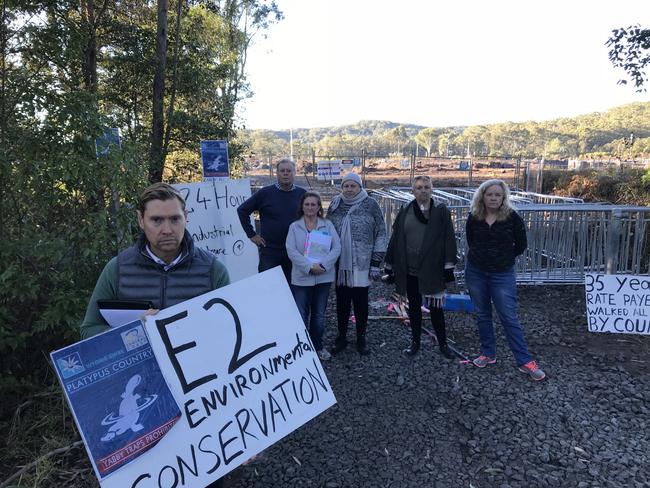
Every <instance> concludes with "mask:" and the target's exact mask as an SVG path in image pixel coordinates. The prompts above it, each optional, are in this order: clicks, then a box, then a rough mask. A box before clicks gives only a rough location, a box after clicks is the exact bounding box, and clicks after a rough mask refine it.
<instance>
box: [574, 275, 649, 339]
mask: <svg viewBox="0 0 650 488" xmlns="http://www.w3.org/2000/svg"><path fill="white" fill-rule="evenodd" d="M585 295H586V300H587V326H588V327H589V331H590V332H612V333H615V334H644V335H650V276H634V275H605V274H599V273H586V274H585Z"/></svg>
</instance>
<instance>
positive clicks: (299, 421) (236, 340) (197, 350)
mask: <svg viewBox="0 0 650 488" xmlns="http://www.w3.org/2000/svg"><path fill="white" fill-rule="evenodd" d="M145 328H146V331H147V334H148V336H149V340H150V342H151V346H152V348H153V351H154V353H155V356H156V359H157V360H158V363H159V365H160V369H161V371H162V373H163V375H164V376H165V378H166V380H167V383H168V384H169V387H170V389H171V392H172V394H173V396H174V398H175V399H176V401H177V402H178V405H179V406H180V408H181V419H180V420H179V421H178V422H177V423H176V425H174V426H173V427H172V428H171V430H169V432H167V434H166V435H165V436H164V437H163V438H162V439H161V440H160V442H159V443H158V444H156V445H155V446H154V447H153V448H151V449H150V450H149V451H148V452H147V453H145V454H143V455H142V456H140V457H139V458H138V459H136V460H134V461H133V462H132V463H130V464H128V465H126V466H124V467H123V468H121V469H119V470H117V471H116V472H115V473H113V474H111V475H110V476H109V477H107V478H106V479H105V480H103V481H102V483H101V485H102V488H125V487H132V488H153V487H158V486H192V487H202V486H206V485H207V484H209V483H211V482H213V481H215V480H217V479H218V478H221V477H222V476H224V475H225V474H226V473H228V472H229V471H231V470H233V469H234V468H236V467H237V466H239V465H240V464H241V463H243V462H244V461H246V460H247V459H249V458H250V457H251V456H253V455H255V454H257V453H259V452H260V451H262V450H263V449H265V448H267V447H269V446H270V445H271V444H273V443H275V442H277V441H278V440H280V439H281V438H283V437H284V436H286V435H287V434H289V433H291V432H292V431H293V430H295V429H297V428H298V427H300V426H301V425H303V424H304V423H305V422H307V421H309V420H311V419H312V418H314V417H316V416H317V415H318V414H320V413H321V412H323V411H324V410H326V409H327V408H329V407H330V406H332V405H334V403H336V399H335V398H334V394H333V392H332V388H331V387H330V384H329V382H328V380H327V377H326V376H325V372H324V370H323V368H322V366H321V364H320V362H319V360H318V357H317V355H316V353H315V352H314V349H313V346H312V344H311V341H310V339H309V334H308V333H307V330H306V329H305V327H304V325H303V323H302V319H301V317H300V313H299V312H298V309H297V307H296V304H295V302H294V299H293V296H292V295H291V291H290V290H289V286H288V285H287V282H286V279H285V278H284V274H283V273H282V270H281V268H279V267H276V268H274V269H272V270H269V271H266V272H264V273H261V274H258V275H255V276H252V277H250V278H248V279H245V280H241V281H239V282H237V283H234V284H232V285H229V286H227V287H224V288H220V289H218V290H214V291H212V292H210V293H206V294H205V295H202V296H200V297H196V298H193V299H192V300H188V301H186V302H183V303H180V304H178V305H175V306H173V307H170V308H168V309H165V310H162V311H161V312H160V313H159V314H157V315H155V316H149V317H148V318H147V322H146V324H145ZM181 480H184V481H182V482H181Z"/></svg>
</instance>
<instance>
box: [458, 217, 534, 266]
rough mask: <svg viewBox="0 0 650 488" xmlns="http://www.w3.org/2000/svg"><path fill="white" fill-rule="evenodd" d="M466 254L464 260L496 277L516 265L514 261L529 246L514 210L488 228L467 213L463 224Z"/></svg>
mask: <svg viewBox="0 0 650 488" xmlns="http://www.w3.org/2000/svg"><path fill="white" fill-rule="evenodd" d="M465 231H466V232H465V234H466V236H467V245H468V247H469V252H468V253H467V260H468V261H469V262H470V263H472V264H473V265H474V266H476V267H477V268H479V269H480V270H482V271H485V272H488V273H499V272H503V271H507V270H508V269H510V268H511V267H512V266H513V265H514V264H515V258H516V257H517V256H519V255H520V254H522V253H523V252H524V251H525V250H526V247H527V245H528V242H527V241H526V226H525V225H524V221H523V220H522V219H521V217H520V216H519V214H518V213H517V212H515V211H514V210H513V211H512V212H511V213H510V215H509V216H508V218H507V219H506V220H504V221H502V222H494V223H493V224H492V225H491V226H490V225H488V224H487V222H485V220H477V219H475V218H473V217H472V214H471V213H470V214H469V215H468V216H467V224H465Z"/></svg>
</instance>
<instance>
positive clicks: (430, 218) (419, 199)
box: [385, 176, 457, 359]
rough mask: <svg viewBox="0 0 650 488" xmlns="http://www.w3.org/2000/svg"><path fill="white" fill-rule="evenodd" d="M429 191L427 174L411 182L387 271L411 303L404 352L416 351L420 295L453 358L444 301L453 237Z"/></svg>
mask: <svg viewBox="0 0 650 488" xmlns="http://www.w3.org/2000/svg"><path fill="white" fill-rule="evenodd" d="M431 190H432V188H431V179H430V178H429V177H428V176H418V177H416V178H415V180H414V181H413V194H414V195H415V200H413V201H412V202H411V203H409V204H408V205H406V206H405V207H403V208H402V210H400V212H399V214H398V215H397V218H396V219H395V222H394V224H393V233H392V235H391V238H390V243H389V244H388V250H387V252H386V258H385V269H386V271H387V272H388V273H389V274H392V275H393V278H394V280H395V287H396V289H397V293H399V294H400V295H405V296H406V297H407V298H408V301H409V320H410V323H411V334H412V340H411V346H410V347H409V348H408V349H406V350H405V353H406V354H407V355H409V356H414V355H415V354H417V352H418V351H419V349H420V336H421V331H422V310H421V307H422V303H423V298H424V303H425V304H426V305H427V306H428V307H429V310H430V311H431V322H432V324H433V329H434V331H435V333H436V337H437V339H438V344H439V346H440V352H441V353H442V354H443V355H444V356H445V357H446V358H448V359H451V358H453V355H452V354H451V352H450V351H449V348H448V346H447V333H446V329H445V316H444V313H443V311H442V304H443V299H444V292H445V289H446V283H447V282H449V281H453V280H454V266H455V265H456V261H457V258H456V238H455V236H454V226H453V224H452V221H451V214H450V213H449V210H448V209H447V207H446V206H445V205H443V204H441V205H435V203H434V202H433V200H432V198H431Z"/></svg>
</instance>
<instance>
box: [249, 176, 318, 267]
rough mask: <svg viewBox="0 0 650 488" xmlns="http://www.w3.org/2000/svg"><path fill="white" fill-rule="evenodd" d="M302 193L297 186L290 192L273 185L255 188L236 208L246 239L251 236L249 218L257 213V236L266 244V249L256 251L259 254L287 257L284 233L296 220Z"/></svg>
mask: <svg viewBox="0 0 650 488" xmlns="http://www.w3.org/2000/svg"><path fill="white" fill-rule="evenodd" d="M303 193H305V189H304V188H300V187H297V186H296V187H294V188H293V190H291V191H284V190H280V189H279V188H278V187H277V186H276V185H269V186H265V187H264V188H261V189H259V190H258V191H257V192H255V193H254V194H253V196H251V197H250V198H249V199H248V200H246V201H245V202H244V203H242V204H241V205H240V206H239V207H238V208H237V214H238V215H239V221H240V222H241V226H242V228H243V229H244V232H246V235H247V236H248V237H249V238H251V237H253V236H254V235H255V229H254V228H253V226H252V225H251V223H250V215H251V214H252V213H253V212H255V211H257V212H258V213H259V214H260V235H261V236H262V238H263V239H264V241H266V247H262V248H260V252H261V254H263V255H266V256H283V255H286V254H287V248H286V246H285V242H286V240H287V233H288V232H289V226H290V225H291V223H292V222H293V221H294V220H296V219H297V218H298V206H299V203H300V197H301V196H302V194H303Z"/></svg>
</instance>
